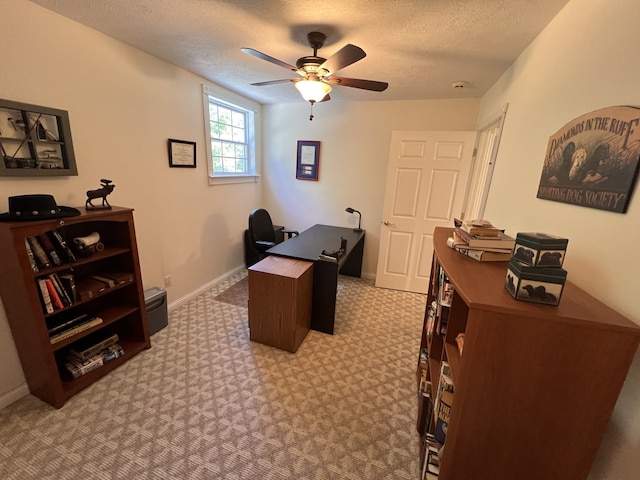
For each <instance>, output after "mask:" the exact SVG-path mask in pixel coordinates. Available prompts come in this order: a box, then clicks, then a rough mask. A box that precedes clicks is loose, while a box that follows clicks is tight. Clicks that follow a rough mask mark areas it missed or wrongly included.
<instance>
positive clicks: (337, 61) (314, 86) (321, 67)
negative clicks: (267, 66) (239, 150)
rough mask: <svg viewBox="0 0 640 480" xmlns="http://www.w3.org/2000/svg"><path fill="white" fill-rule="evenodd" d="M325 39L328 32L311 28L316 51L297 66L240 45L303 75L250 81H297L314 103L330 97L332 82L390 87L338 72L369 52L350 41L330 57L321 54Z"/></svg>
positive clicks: (370, 87)
mask: <svg viewBox="0 0 640 480" xmlns="http://www.w3.org/2000/svg"><path fill="white" fill-rule="evenodd" d="M326 39H327V37H326V35H325V34H324V33H321V32H311V33H309V34H307V40H308V41H309V46H311V48H313V55H310V56H307V57H301V58H299V59H298V60H297V62H296V66H295V67H294V66H293V65H289V64H288V63H286V62H283V61H282V60H278V59H277V58H273V57H271V56H269V55H266V54H264V53H262V52H259V51H258V50H255V49H253V48H241V50H242V51H243V52H244V53H246V54H248V55H252V56H254V57H257V58H261V59H262V60H266V61H267V62H271V63H273V64H275V65H279V66H281V67H284V68H286V69H287V70H291V71H292V72H295V73H297V74H298V75H300V78H286V79H282V80H270V81H267V82H258V83H252V84H251V85H256V86H264V85H273V84H276V83H285V82H294V84H295V86H296V88H297V89H298V91H300V93H301V94H302V96H303V98H304V99H305V100H306V101H308V102H309V103H311V105H312V106H313V104H314V103H316V102H323V101H327V100H330V98H329V92H330V91H331V86H332V85H339V86H342V87H353V88H360V89H362V90H371V91H374V92H382V91H384V90H386V89H387V87H388V86H389V84H388V83H386V82H376V81H374V80H360V79H358V78H346V77H339V76H337V75H335V73H336V72H337V71H338V70H340V69H342V68H344V67H347V66H349V65H351V64H353V63H355V62H357V61H359V60H362V59H363V58H364V57H366V56H367V54H366V53H365V52H364V50H362V49H361V48H360V47H357V46H355V45H351V44H348V45H345V46H344V47H342V48H341V49H340V50H338V51H337V52H336V53H334V54H333V55H331V56H330V57H329V58H328V59H326V58H322V57H318V50H319V49H320V48H322V46H323V45H324V42H325V40H326Z"/></svg>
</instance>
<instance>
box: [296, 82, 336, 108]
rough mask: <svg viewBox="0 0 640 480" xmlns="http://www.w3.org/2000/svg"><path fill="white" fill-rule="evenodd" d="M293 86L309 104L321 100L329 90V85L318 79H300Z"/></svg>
mask: <svg viewBox="0 0 640 480" xmlns="http://www.w3.org/2000/svg"><path fill="white" fill-rule="evenodd" d="M295 86H296V88H297V89H298V91H299V92H300V94H301V95H302V98H304V99H305V100H306V101H307V102H309V103H311V104H313V103H316V102H320V101H322V99H323V98H324V97H326V96H327V94H328V93H329V92H330V91H331V85H329V84H328V83H324V82H321V81H319V80H300V81H298V82H296V83H295Z"/></svg>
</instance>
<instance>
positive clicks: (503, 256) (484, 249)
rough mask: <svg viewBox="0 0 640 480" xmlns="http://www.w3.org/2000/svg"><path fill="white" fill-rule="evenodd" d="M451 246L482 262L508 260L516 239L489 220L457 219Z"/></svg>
mask: <svg viewBox="0 0 640 480" xmlns="http://www.w3.org/2000/svg"><path fill="white" fill-rule="evenodd" d="M454 226H455V229H454V231H453V238H452V240H451V243H450V246H451V247H453V248H454V249H456V250H457V251H459V252H460V253H463V254H465V255H467V256H468V257H471V258H473V259H474V260H478V261H481V262H487V261H489V262H491V261H500V262H507V261H509V259H510V258H511V254H512V252H513V247H514V246H515V239H514V238H513V237H511V236H509V235H507V234H506V233H504V231H503V230H501V229H499V228H497V227H495V226H493V225H492V224H491V222H489V221H487V220H471V221H463V220H458V219H455V221H454Z"/></svg>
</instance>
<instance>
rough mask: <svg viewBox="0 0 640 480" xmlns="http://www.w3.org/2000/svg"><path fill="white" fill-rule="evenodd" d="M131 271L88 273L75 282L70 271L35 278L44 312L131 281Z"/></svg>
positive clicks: (61, 307)
mask: <svg viewBox="0 0 640 480" xmlns="http://www.w3.org/2000/svg"><path fill="white" fill-rule="evenodd" d="M133 280H134V278H133V274H132V273H120V272H108V273H104V274H100V275H89V276H88V277H85V278H83V279H82V280H81V281H78V282H76V279H75V277H74V275H72V274H70V273H64V274H63V273H61V274H58V273H51V274H49V275H47V276H45V277H41V278H38V279H37V283H38V287H39V291H40V299H41V300H42V305H43V309H44V312H45V313H46V314H50V313H54V312H55V311H57V310H60V309H63V308H66V307H69V306H71V305H73V304H74V303H76V302H79V301H83V300H88V299H90V298H94V297H95V296H97V295H99V294H100V293H102V292H104V291H105V290H107V289H108V288H112V287H115V286H118V285H122V284H125V283H131V282H133Z"/></svg>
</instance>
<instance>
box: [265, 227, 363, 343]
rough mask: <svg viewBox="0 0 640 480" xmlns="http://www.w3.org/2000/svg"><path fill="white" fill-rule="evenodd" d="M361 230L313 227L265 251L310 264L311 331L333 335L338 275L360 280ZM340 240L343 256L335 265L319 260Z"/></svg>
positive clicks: (335, 248) (336, 246)
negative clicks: (311, 281)
mask: <svg viewBox="0 0 640 480" xmlns="http://www.w3.org/2000/svg"><path fill="white" fill-rule="evenodd" d="M364 234H365V232H364V230H362V231H360V232H356V231H354V230H353V229H352V228H345V227H333V226H330V225H314V226H313V227H311V228H309V229H308V230H305V231H304V232H302V233H300V235H298V236H295V237H293V238H291V239H289V240H285V241H284V242H282V243H280V244H278V245H276V246H275V247H273V248H270V249H269V250H267V253H268V254H269V255H279V256H281V257H289V258H297V259H300V260H307V261H310V262H313V263H314V265H313V300H312V307H311V308H312V312H311V328H312V329H313V330H318V331H320V332H324V333H330V334H333V326H334V322H335V315H336V294H337V290H338V273H341V274H343V275H349V276H351V277H360V275H361V273H362V256H363V253H364ZM341 237H344V238H346V239H347V248H346V250H345V253H344V254H343V255H342V256H341V257H340V259H339V260H338V261H337V262H332V261H326V260H321V259H320V258H319V257H320V255H321V254H322V250H327V251H334V250H338V249H339V248H340V241H341Z"/></svg>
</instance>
